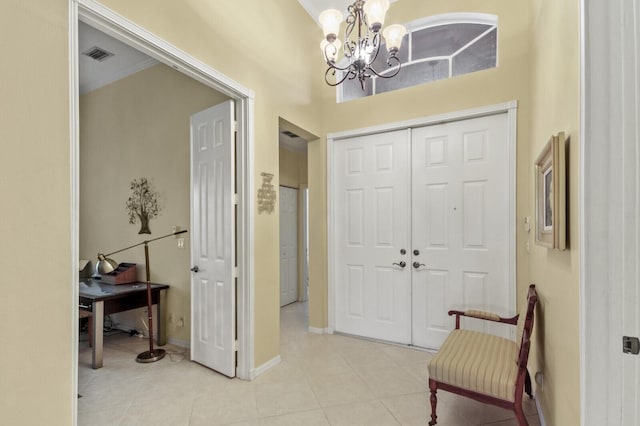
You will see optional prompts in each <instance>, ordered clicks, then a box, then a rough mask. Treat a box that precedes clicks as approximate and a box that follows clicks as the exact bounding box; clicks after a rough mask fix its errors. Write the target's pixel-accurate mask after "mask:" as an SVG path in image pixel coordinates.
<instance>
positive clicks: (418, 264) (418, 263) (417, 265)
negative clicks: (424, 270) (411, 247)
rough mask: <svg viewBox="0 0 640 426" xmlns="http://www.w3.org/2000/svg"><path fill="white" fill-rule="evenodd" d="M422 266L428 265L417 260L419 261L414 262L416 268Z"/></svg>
mask: <svg viewBox="0 0 640 426" xmlns="http://www.w3.org/2000/svg"><path fill="white" fill-rule="evenodd" d="M421 266H427V265H425V264H424V263H420V262H417V261H416V262H413V267H414V268H416V269H418V268H420V267H421Z"/></svg>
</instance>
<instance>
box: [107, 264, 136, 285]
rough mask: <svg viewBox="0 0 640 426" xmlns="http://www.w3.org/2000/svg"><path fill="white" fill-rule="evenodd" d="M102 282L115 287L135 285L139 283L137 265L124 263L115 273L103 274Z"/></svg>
mask: <svg viewBox="0 0 640 426" xmlns="http://www.w3.org/2000/svg"><path fill="white" fill-rule="evenodd" d="M100 281H102V282H104V283H107V284H113V285H117V284H129V283H135V282H136V281H138V280H137V278H136V264H135V263H124V262H122V263H121V264H119V265H118V267H117V268H116V269H115V270H114V271H113V272H109V273H108V274H102V277H101V278H100Z"/></svg>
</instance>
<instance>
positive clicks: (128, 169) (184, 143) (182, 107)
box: [80, 64, 227, 343]
mask: <svg viewBox="0 0 640 426" xmlns="http://www.w3.org/2000/svg"><path fill="white" fill-rule="evenodd" d="M225 100H227V97H226V96H223V95H221V94H220V93H219V92H217V91H215V90H213V89H211V88H209V87H207V86H204V85H202V84H201V83H198V82H196V81H195V80H192V79H190V78H188V77H186V76H185V75H184V74H182V73H180V72H178V71H175V70H173V69H172V68H170V67H168V66H166V65H162V64H159V65H155V66H153V67H151V68H149V69H147V70H144V71H141V72H138V73H136V74H134V75H132V76H130V77H128V78H126V79H123V80H120V81H118V82H116V83H112V84H109V85H107V86H105V87H102V88H100V89H98V90H95V91H93V92H90V93H87V94H85V95H83V96H81V97H80V257H81V258H85V259H91V260H92V261H93V264H94V265H95V258H96V253H98V252H101V253H108V252H110V251H116V250H118V249H120V248H122V247H127V246H130V245H133V244H137V243H139V242H141V241H144V240H145V239H150V238H155V237H159V236H162V235H165V234H168V233H170V232H172V230H173V226H179V227H180V229H187V230H189V227H190V214H191V210H190V191H191V189H190V183H189V182H190V170H191V164H190V126H189V119H190V116H191V115H192V114H194V113H196V112H198V111H201V110H204V109H206V108H208V107H210V106H213V105H217V104H219V103H221V102H223V101H225ZM142 177H145V178H147V179H149V180H151V182H152V183H153V185H154V186H155V189H156V190H157V191H158V193H159V194H160V204H161V206H162V210H161V212H160V215H159V216H158V217H156V218H155V219H152V220H151V222H150V229H151V232H152V234H151V235H139V234H138V231H139V229H140V224H139V222H138V223H137V224H135V225H132V224H129V219H128V215H127V211H126V208H125V202H126V201H127V198H128V197H129V195H130V194H131V190H130V189H129V185H130V183H131V181H132V180H133V179H140V178H142ZM184 237H185V245H184V248H183V249H179V248H178V247H177V243H176V240H174V239H166V240H163V241H158V242H155V243H152V244H150V245H149V252H150V265H151V279H152V281H154V282H161V283H166V284H169V285H170V286H171V289H170V290H169V291H168V292H167V307H166V309H167V310H166V312H167V314H169V315H170V316H171V317H172V318H173V319H174V323H172V324H167V334H168V336H169V338H174V339H178V340H179V341H181V342H184V343H188V342H189V341H190V337H189V336H190V312H191V309H190V294H191V293H190V279H191V275H190V274H191V273H190V272H189V268H190V250H189V246H190V234H189V233H187V234H184ZM113 257H114V259H115V260H117V261H119V262H133V263H137V264H138V279H139V280H144V279H145V273H144V263H145V261H144V248H143V247H138V248H135V249H132V250H128V251H126V252H123V253H118V254H116V255H114V256H113ZM143 317H145V315H144V314H143V312H142V310H141V309H140V310H137V311H132V312H128V313H124V314H120V315H117V316H114V318H115V321H116V322H119V323H121V324H122V325H123V326H124V327H125V328H129V327H134V328H137V329H138V330H143V331H144V330H146V329H145V326H144V324H143V323H142V321H141V319H142V318H143ZM180 318H183V319H184V327H180V326H179V319H180ZM145 320H146V317H145Z"/></svg>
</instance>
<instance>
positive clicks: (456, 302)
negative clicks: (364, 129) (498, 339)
mask: <svg viewBox="0 0 640 426" xmlns="http://www.w3.org/2000/svg"><path fill="white" fill-rule="evenodd" d="M507 152H508V151H507V134H506V115H505V114H502V115H495V116H490V117H482V118H477V119H471V120H464V121H459V122H451V123H445V124H441V125H435V126H429V127H423V128H419V129H414V130H413V133H412V185H413V186H412V202H413V209H412V237H413V242H412V250H419V252H420V254H419V255H417V256H414V261H417V262H419V263H420V264H423V265H424V266H420V267H419V268H413V277H412V293H413V299H412V300H413V306H412V312H413V315H414V323H413V342H414V344H415V345H418V346H423V347H429V348H439V347H440V345H441V344H442V342H443V341H444V339H445V338H446V337H447V335H448V334H449V331H450V330H451V329H452V328H453V319H452V318H450V317H448V315H446V312H445V310H446V311H448V310H450V309H462V310H464V309H471V308H473V309H482V310H489V311H493V312H498V313H502V314H505V315H506V314H507V313H508V312H509V306H510V305H509V297H508V296H509V294H510V292H509V285H511V283H509V279H508V271H509V268H508V265H509V262H508V259H509V241H508V240H507V237H508V235H509V229H508V224H509V217H508V212H509V206H508V188H509V185H508V182H509V175H508V167H507V166H506V164H508V155H507ZM443 307H446V309H444V308H443ZM424 312H427V313H428V314H427V315H425V314H424ZM464 326H465V328H469V329H480V330H482V331H486V332H491V333H494V334H498V335H502V336H504V337H509V330H508V329H507V328H505V327H504V326H500V325H498V326H495V325H487V324H482V323H480V322H478V321H475V322H474V321H467V323H465V324H464Z"/></svg>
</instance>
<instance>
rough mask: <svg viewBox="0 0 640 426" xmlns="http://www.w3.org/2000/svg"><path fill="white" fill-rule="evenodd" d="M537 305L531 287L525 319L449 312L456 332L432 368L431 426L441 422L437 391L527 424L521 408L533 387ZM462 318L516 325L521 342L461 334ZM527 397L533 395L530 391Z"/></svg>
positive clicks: (479, 312)
mask: <svg viewBox="0 0 640 426" xmlns="http://www.w3.org/2000/svg"><path fill="white" fill-rule="evenodd" d="M537 302H538V294H537V293H536V287H535V285H533V284H531V285H530V286H529V291H528V292H527V302H526V304H525V307H524V309H523V310H522V312H521V313H520V315H516V316H514V317H511V318H502V317H501V316H499V315H496V314H492V313H489V312H483V311H476V310H468V311H464V312H463V311H449V315H455V317H456V319H455V323H456V328H455V330H453V331H452V332H451V333H450V334H449V336H448V337H447V339H446V340H445V342H444V344H443V345H442V347H441V348H440V351H439V352H438V354H437V355H436V356H435V357H433V359H432V360H431V361H430V362H429V367H428V368H429V391H430V392H431V397H430V398H429V399H430V401H431V420H430V421H429V425H430V426H433V425H435V424H436V423H437V418H438V416H437V415H436V406H437V404H438V397H437V396H436V394H437V392H438V390H444V391H448V392H453V393H457V394H458V395H463V396H466V397H469V398H473V399H475V400H477V401H480V402H484V403H487V404H493V405H496V406H498V407H502V408H507V409H510V410H513V411H514V412H515V414H516V419H517V420H518V425H519V426H527V425H528V423H527V418H526V417H525V415H524V411H523V409H522V394H523V390H524V388H528V387H529V385H526V386H525V382H526V383H530V380H529V374H528V373H527V360H528V359H529V349H530V348H531V332H532V330H533V317H534V311H535V307H536V303H537ZM461 317H470V318H475V319H476V320H484V321H493V322H498V323H502V324H510V325H513V326H515V327H516V341H515V342H513V341H511V340H508V339H504V338H502V337H497V336H493V335H491V334H486V333H480V332H477V331H471V330H462V329H460V318H461ZM527 392H528V393H529V396H531V392H530V390H529V391H527Z"/></svg>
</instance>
